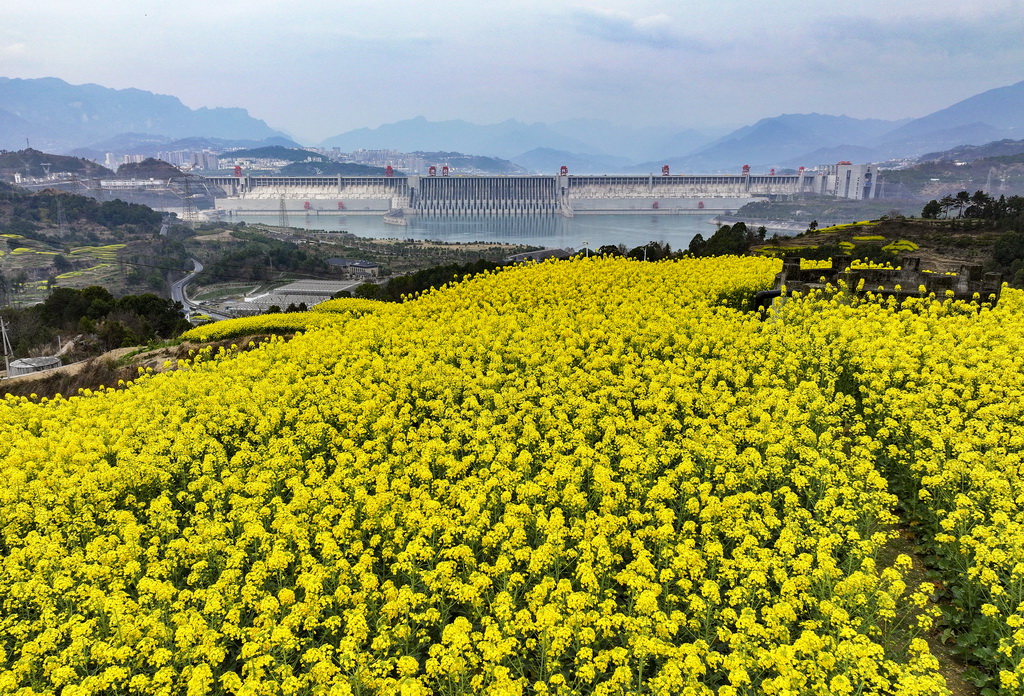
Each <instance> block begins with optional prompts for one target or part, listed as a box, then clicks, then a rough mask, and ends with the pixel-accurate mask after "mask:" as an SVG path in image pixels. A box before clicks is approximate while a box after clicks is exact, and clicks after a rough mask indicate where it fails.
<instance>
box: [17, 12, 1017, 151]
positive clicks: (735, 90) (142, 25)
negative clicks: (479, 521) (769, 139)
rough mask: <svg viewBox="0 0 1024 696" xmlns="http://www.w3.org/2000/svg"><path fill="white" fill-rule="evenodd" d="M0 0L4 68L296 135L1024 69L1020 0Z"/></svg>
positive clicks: (715, 102) (895, 110)
mask: <svg viewBox="0 0 1024 696" xmlns="http://www.w3.org/2000/svg"><path fill="white" fill-rule="evenodd" d="M0 3H2V4H0V76H4V77H21V78H30V77H59V78H61V79H63V80H66V81H68V82H70V83H72V84H83V83H88V82H92V83H96V84H100V85H103V86H106V87H114V88H126V87H137V88H140V89H145V90H149V91H152V92H157V93H161V94H171V95H174V96H177V97H179V98H180V99H181V100H182V101H183V102H184V103H185V104H186V105H188V106H190V107H193V108H197V107H200V106H208V107H214V106H238V107H243V108H246V109H248V110H249V113H250V114H251V115H252V116H254V117H257V118H261V119H263V120H265V121H266V122H267V123H268V124H269V125H270V126H272V127H274V128H277V129H281V130H285V131H287V132H289V133H291V134H292V135H294V136H295V137H296V138H298V139H299V141H300V142H302V143H304V144H314V143H315V142H318V141H320V140H322V139H324V138H327V137H330V136H332V135H337V134H339V133H342V132H344V131H346V130H350V129H352V128H359V127H363V126H368V127H375V126H377V125H380V124H381V123H388V122H392V121H398V120H401V119H405V118H411V117H413V116H419V115H422V116H426V117H427V118H428V119H431V120H446V119H455V118H462V119H466V120H469V121H474V122H476V123H494V122H498V121H502V120H504V119H507V118H516V119H520V120H523V121H527V122H533V121H548V122H550V121H556V120H562V119H568V118H576V117H599V118H604V119H608V120H611V121H615V122H622V123H626V122H629V123H636V124H671V125H674V126H678V127H680V128H685V127H698V128H700V127H708V126H715V125H719V126H722V125H743V124H747V123H751V122H753V121H755V120H757V119H758V118H762V117H765V116H777V115H779V114H782V113H809V112H819V113H829V114H836V115H839V114H846V115H848V116H855V117H877V118H888V119H895V118H903V117H908V116H911V117H913V116H922V115H925V114H927V113H930V112H931V111H934V110H936V109H939V108H942V107H945V106H948V105H950V104H952V103H954V102H956V101H959V100H961V99H964V98H966V97H969V96H971V95H973V94H977V93H978V92H982V91H984V90H987V89H991V88H993V87H1000V86H1004V85H1008V84H1012V83H1015V82H1019V81H1021V80H1024V41H1021V37H1022V36H1024V12H1022V11H1021V0H987V2H985V3H976V2H968V0H956V1H954V0H928V1H927V2H925V1H923V0H914V1H907V0H857V1H856V2H845V3H828V2H821V0H813V1H811V0H774V1H773V2H767V1H765V0H743V1H742V2H740V1H739V0H689V1H686V0H673V1H671V2H670V1H667V0H628V1H627V0H604V1H600V0H580V1H578V2H574V0H565V1H563V2H550V1H549V2H537V1H536V0H476V1H474V2H469V1H468V0H435V1H434V2H430V1H427V2H424V1H423V0H415V1H410V0H391V1H390V2H372V1H369V0H364V1H363V2H359V3H356V2H349V1H347V0H340V1H339V0H333V1H331V0H323V1H314V0H292V1H290V2H287V1H285V0H247V1H245V2H241V1H239V0H219V1H218V0H32V1H31V2H29V1H22V2H15V1H14V0H0ZM2 106H3V105H2V104H0V108H2Z"/></svg>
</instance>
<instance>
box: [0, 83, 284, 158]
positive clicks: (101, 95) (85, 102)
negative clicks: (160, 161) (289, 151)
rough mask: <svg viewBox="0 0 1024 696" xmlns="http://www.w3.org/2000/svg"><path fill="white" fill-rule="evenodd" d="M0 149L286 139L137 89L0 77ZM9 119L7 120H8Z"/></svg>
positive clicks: (223, 112) (251, 122) (240, 118)
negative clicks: (135, 140) (122, 137)
mask: <svg viewBox="0 0 1024 696" xmlns="http://www.w3.org/2000/svg"><path fill="white" fill-rule="evenodd" d="M0 110H2V113H0V148H5V149H20V148H22V147H25V140H26V138H28V139H30V140H31V141H33V142H32V145H33V146H34V147H39V148H42V149H44V150H52V151H65V150H68V149H71V148H76V147H82V146H83V145H86V144H89V143H94V142H98V141H102V140H104V139H107V138H112V137H114V136H117V135H119V134H121V133H145V134H151V135H156V136H163V137H168V138H172V139H175V138H187V137H192V136H206V137H211V138H224V139H251V140H262V139H264V138H270V137H286V136H285V134H284V133H281V132H279V131H276V130H274V129H272V128H270V127H269V126H268V125H267V124H266V123H264V122H263V121H261V120H259V119H256V118H253V117H251V116H249V113H248V112H247V111H246V110H245V109H240V108H214V109H210V108H207V107H201V108H199V109H190V108H188V107H187V106H185V105H184V104H182V103H181V101H180V100H179V99H178V98H177V97H172V96H168V95H163V94H154V93H152V92H147V91H145V90H141V89H134V88H131V89H111V88H109V87H102V86H100V85H95V84H85V85H72V84H69V83H67V82H65V81H64V80H60V79H57V78H55V77H45V78H39V79H29V80H23V79H16V78H15V79H12V78H7V77H0ZM12 116H13V118H12Z"/></svg>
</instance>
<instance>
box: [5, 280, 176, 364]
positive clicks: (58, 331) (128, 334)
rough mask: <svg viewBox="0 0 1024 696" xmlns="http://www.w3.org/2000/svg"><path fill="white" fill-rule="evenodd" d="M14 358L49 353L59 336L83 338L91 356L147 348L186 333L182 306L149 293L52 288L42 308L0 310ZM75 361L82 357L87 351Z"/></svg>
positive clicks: (93, 287) (39, 306)
mask: <svg viewBox="0 0 1024 696" xmlns="http://www.w3.org/2000/svg"><path fill="white" fill-rule="evenodd" d="M2 313H3V317H4V319H5V320H6V322H7V324H8V326H9V327H10V335H11V343H12V347H13V348H14V352H15V354H16V355H21V356H24V355H37V354H41V353H45V352H48V351H52V349H53V348H54V347H55V344H56V341H57V338H58V337H61V336H62V337H64V338H67V337H70V336H72V335H75V334H82V335H83V336H84V338H83V340H82V343H83V344H91V345H90V347H91V348H94V349H95V351H94V352H102V351H107V350H112V349H114V348H120V347H122V346H136V345H145V344H147V343H149V342H151V341H155V340H158V339H169V338H174V337H176V336H178V335H179V334H180V333H182V332H183V331H186V330H188V329H189V328H190V325H189V323H188V321H186V319H185V314H184V308H183V307H182V306H181V303H180V302H172V301H171V300H168V299H165V298H162V297H159V296H157V295H154V294H152V293H145V294H142V295H125V296H124V297H114V296H113V295H112V294H111V293H110V291H109V290H107V289H106V288H104V287H100V286H98V285H93V286H90V287H87V288H84V289H82V290H75V289H72V288H56V289H55V290H53V292H51V293H50V295H49V296H48V297H47V298H46V299H45V300H44V301H43V302H41V303H40V304H38V305H35V306H33V307H29V308H27V309H11V308H7V309H4V310H2ZM83 350H84V352H85V355H83V354H82V351H80V352H79V354H78V355H77V356H76V357H86V355H87V354H88V353H89V352H90V351H89V348H88V347H86V348H84V349H83Z"/></svg>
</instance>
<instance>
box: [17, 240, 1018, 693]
mask: <svg viewBox="0 0 1024 696" xmlns="http://www.w3.org/2000/svg"><path fill="white" fill-rule="evenodd" d="M779 265H780V264H779V262H778V261H774V260H770V259H757V258H728V257H726V258H706V259H684V260H681V261H673V262H662V263H642V262H638V261H633V260H627V259H614V258H590V259H577V260H573V261H568V262H558V263H543V264H538V265H530V266H522V267H517V268H514V269H510V270H504V271H500V272H493V273H488V274H484V275H480V276H476V277H474V278H472V279H469V280H466V281H464V282H462V283H459V284H455V285H451V286H446V287H444V288H441V289H440V290H437V291H432V292H429V293H427V294H425V295H423V296H421V297H418V298H415V299H410V300H409V301H407V302H404V303H402V304H400V305H388V306H387V308H386V310H383V309H382V310H381V311H376V310H375V307H376V305H375V304H374V303H370V302H367V301H358V302H359V304H358V305H355V304H353V305H351V306H348V307H347V305H346V302H345V301H344V300H341V301H336V302H335V304H334V305H332V306H330V307H327V308H326V309H329V310H331V311H330V312H329V313H320V314H319V315H317V316H316V317H315V318H307V319H304V320H303V321H304V326H305V327H306V330H305V333H303V334H300V335H297V336H296V337H295V338H293V339H291V340H288V341H285V340H274V341H272V342H270V343H268V344H266V345H263V346H261V347H259V348H256V349H254V350H251V351H248V352H244V353H239V354H235V353H231V352H230V351H229V352H222V353H220V354H217V355H209V354H207V355H203V356H200V358H198V359H197V360H196V361H194V362H193V363H191V364H189V365H185V366H183V367H182V369H179V370H175V371H170V372H165V373H162V374H158V375H148V376H143V377H141V378H140V379H139V380H138V381H137V382H136V383H135V384H132V385H130V386H128V387H127V388H122V389H108V390H101V391H100V392H96V393H83V394H81V395H78V396H74V397H71V398H57V399H54V400H42V401H36V400H28V399H15V398H10V399H7V400H6V401H4V402H0V481H2V483H0V693H3V694H15V693H17V694H24V695H28V694H44V693H45V694H57V693H60V694H62V695H63V696H84V695H85V694H115V693H118V694H121V693H123V694H168V695H169V694H187V695H188V696H195V695H198V694H206V693H218V694H221V693H224V694H253V695H256V694H320V693H323V694H407V695H410V696H411V695H415V694H438V695H442V694H444V695H447V694H495V695H498V694H566V695H568V694H580V695H584V694H586V695H589V694H595V695H596V694H639V693H645V694H646V693H650V694H666V695H669V694H673V695H677V694H692V695H694V696H697V695H701V696H703V695H709V696H710V695H713V694H717V695H718V696H735V695H737V694H778V695H779V696H782V695H793V694H900V695H905V694H909V695H913V694H921V695H925V694H927V695H934V694H944V693H949V692H948V690H947V687H946V684H945V681H944V679H943V677H942V675H941V674H940V671H939V665H938V662H937V660H936V658H935V657H934V656H933V654H932V653H931V651H930V648H929V645H928V642H927V641H926V640H925V637H926V636H929V635H932V634H933V633H934V632H935V631H936V630H937V626H938V625H940V624H941V626H943V627H945V628H947V629H948V630H949V631H951V632H952V633H953V634H954V635H955V637H956V640H957V641H959V643H960V645H962V646H963V648H964V651H965V653H966V652H967V651H970V656H969V659H970V661H971V662H972V663H973V664H974V666H975V669H976V671H977V673H978V674H980V675H983V676H982V677H981V678H982V679H984V678H985V675H987V678H988V679H989V681H988V685H989V686H990V687H991V688H992V689H998V690H999V692H1000V693H1006V694H1021V693H1024V686H1022V685H1021V681H1020V677H1021V674H1022V672H1024V664H1022V660H1024V630H1022V627H1024V604H1022V602H1024V529H1022V522H1024V510H1022V507H1024V487H1022V484H1021V467H1022V463H1021V451H1022V449H1024V426H1022V423H1024V414H1022V413H1021V410H1022V409H1024V398H1022V396H1024V351H1022V349H1021V344H1020V336H1021V335H1022V331H1024V294H1022V293H1020V292H1018V291H1013V290H1005V291H1004V293H1003V296H1002V298H1001V300H1000V302H999V304H998V305H997V306H996V307H994V308H989V307H984V308H978V307H977V306H970V305H964V304H958V303H952V302H949V301H946V302H943V301H942V298H937V299H935V298H922V299H921V300H911V301H908V302H906V303H905V304H903V305H902V306H896V305H894V304H886V303H883V302H877V301H872V300H871V299H870V298H855V297H852V296H848V295H847V294H846V293H844V292H842V291H840V290H836V291H834V292H827V293H823V294H817V295H813V296H811V297H809V298H799V297H798V298H787V299H786V301H785V302H784V303H782V304H780V305H777V306H776V308H775V309H774V310H773V311H772V312H770V313H769V314H768V315H767V316H764V317H762V316H760V315H758V314H756V313H751V312H749V311H746V309H745V306H746V304H745V299H746V298H749V296H750V295H751V294H752V293H753V292H755V291H757V290H761V289H764V288H766V287H768V286H769V285H770V284H771V282H772V279H773V277H774V274H775V273H776V272H777V271H778V269H779ZM321 315H322V316H321ZM311 317H312V315H311ZM275 321H282V320H281V319H275ZM216 327H217V325H216V324H214V325H211V326H210V327H203V330H206V331H208V332H215V331H217V328H216ZM211 335H213V334H211ZM900 520H902V521H903V523H905V524H913V525H914V526H915V529H918V530H919V534H920V536H921V544H922V547H923V549H924V550H925V551H926V552H927V554H928V555H930V557H931V558H932V559H933V563H934V569H935V570H936V572H938V573H941V578H942V582H937V583H931V582H929V583H926V584H924V585H921V586H917V585H915V584H914V583H912V582H910V581H909V577H910V574H909V570H910V567H911V560H910V559H909V558H908V557H906V556H902V555H895V554H892V553H889V550H890V547H891V544H892V541H893V540H894V538H895V537H896V535H897V531H896V530H897V523H898V522H899V521H900ZM940 588H941V589H940ZM937 592H943V593H945V610H944V614H943V615H940V612H939V609H938V608H937V605H936V604H935V603H934V602H933V601H931V599H930V596H932V595H935V594H936V593H937Z"/></svg>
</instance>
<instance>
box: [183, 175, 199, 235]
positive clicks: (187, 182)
mask: <svg viewBox="0 0 1024 696" xmlns="http://www.w3.org/2000/svg"><path fill="white" fill-rule="evenodd" d="M195 167H196V165H195V164H190V165H188V166H187V167H182V168H181V173H182V177H181V179H180V181H181V189H182V206H181V219H182V221H183V222H187V223H193V222H195V221H196V220H198V219H199V211H198V210H197V209H196V202H195V198H194V192H193V191H192V174H190V172H191V171H192V170H193V169H195Z"/></svg>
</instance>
